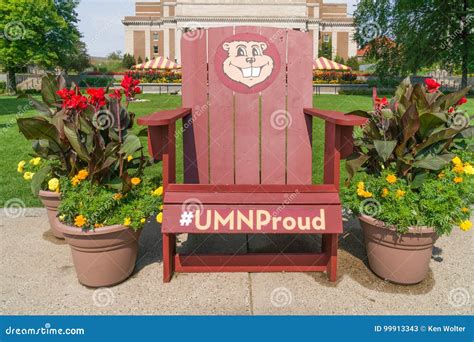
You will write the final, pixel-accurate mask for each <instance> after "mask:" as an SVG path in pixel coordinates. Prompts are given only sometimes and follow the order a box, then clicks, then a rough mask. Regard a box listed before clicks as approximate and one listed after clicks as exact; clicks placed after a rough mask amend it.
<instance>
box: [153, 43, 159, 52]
mask: <svg viewBox="0 0 474 342" xmlns="http://www.w3.org/2000/svg"><path fill="white" fill-rule="evenodd" d="M158 52H159V51H158V45H153V53H155V54H157V53H158Z"/></svg>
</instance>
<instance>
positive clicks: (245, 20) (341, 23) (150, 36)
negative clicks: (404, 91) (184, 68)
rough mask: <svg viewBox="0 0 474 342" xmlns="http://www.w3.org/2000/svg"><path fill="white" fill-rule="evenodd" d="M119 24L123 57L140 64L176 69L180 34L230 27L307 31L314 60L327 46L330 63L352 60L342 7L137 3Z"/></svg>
mask: <svg viewBox="0 0 474 342" xmlns="http://www.w3.org/2000/svg"><path fill="white" fill-rule="evenodd" d="M122 23H123V25H124V28H125V53H130V54H132V55H134V56H135V57H136V58H138V56H140V57H141V58H142V60H145V58H149V59H151V58H154V57H155V56H164V57H167V58H169V59H171V60H174V61H176V62H178V63H180V61H181V52H180V44H179V42H180V38H181V35H182V33H183V32H185V31H187V30H189V29H195V28H201V27H206V28H207V27H216V26H232V25H258V26H273V27H284V28H295V29H300V30H307V31H309V32H310V33H311V35H312V37H313V42H314V47H315V49H314V57H317V56H318V50H319V48H320V47H321V45H322V44H323V43H325V44H326V45H328V44H330V46H331V51H332V58H334V57H335V56H336V55H339V56H341V57H343V58H344V59H347V58H348V57H351V56H355V55H356V54H357V45H356V43H355V42H354V41H353V40H352V39H351V37H352V34H353V32H354V26H353V22H352V18H351V17H349V16H348V15H347V5H346V4H331V3H325V2H324V1H323V0H161V1H157V0H155V1H147V0H141V1H136V3H135V15H133V16H127V17H125V18H124V19H123V20H122Z"/></svg>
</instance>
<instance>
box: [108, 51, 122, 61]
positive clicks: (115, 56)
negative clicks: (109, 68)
mask: <svg viewBox="0 0 474 342" xmlns="http://www.w3.org/2000/svg"><path fill="white" fill-rule="evenodd" d="M107 58H108V59H112V60H116V61H118V60H121V59H122V51H120V50H117V51H114V52H112V53H109V54H108V55H107Z"/></svg>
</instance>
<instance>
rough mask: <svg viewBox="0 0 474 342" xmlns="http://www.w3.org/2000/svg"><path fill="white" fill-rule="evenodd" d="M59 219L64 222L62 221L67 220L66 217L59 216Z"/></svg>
mask: <svg viewBox="0 0 474 342" xmlns="http://www.w3.org/2000/svg"><path fill="white" fill-rule="evenodd" d="M58 218H59V221H61V222H62V221H64V219H65V218H66V215H59V217H58Z"/></svg>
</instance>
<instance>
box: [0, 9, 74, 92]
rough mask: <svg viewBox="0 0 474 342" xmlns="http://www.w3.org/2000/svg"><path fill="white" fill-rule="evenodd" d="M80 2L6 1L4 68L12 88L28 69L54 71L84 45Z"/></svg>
mask: <svg viewBox="0 0 474 342" xmlns="http://www.w3.org/2000/svg"><path fill="white" fill-rule="evenodd" d="M77 4H78V1H77V0H55V1H53V0H2V10H1V11H0V32H4V36H5V39H0V65H2V67H3V68H4V69H5V70H6V71H7V73H8V79H9V82H10V84H9V86H10V88H13V89H15V88H16V82H15V74H16V72H18V71H20V70H22V69H24V68H25V67H26V66H28V65H32V64H35V65H38V66H40V67H42V68H45V69H49V70H52V69H54V68H55V67H56V66H58V65H60V64H61V62H62V61H64V59H65V56H67V54H68V53H71V51H73V50H74V48H75V46H76V44H77V43H78V42H79V41H80V34H79V31H78V30H77V27H76V23H77V13H75V11H74V9H75V7H76V6H77Z"/></svg>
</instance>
